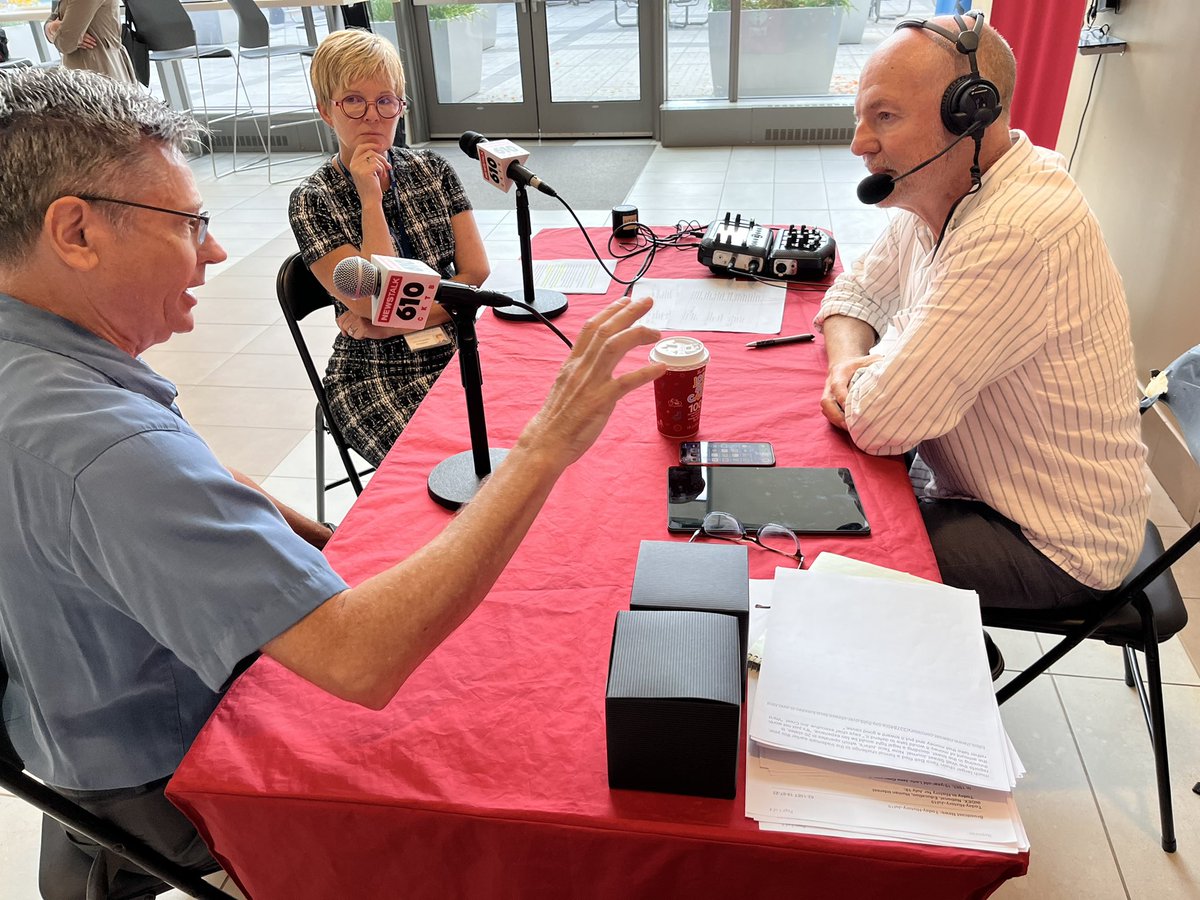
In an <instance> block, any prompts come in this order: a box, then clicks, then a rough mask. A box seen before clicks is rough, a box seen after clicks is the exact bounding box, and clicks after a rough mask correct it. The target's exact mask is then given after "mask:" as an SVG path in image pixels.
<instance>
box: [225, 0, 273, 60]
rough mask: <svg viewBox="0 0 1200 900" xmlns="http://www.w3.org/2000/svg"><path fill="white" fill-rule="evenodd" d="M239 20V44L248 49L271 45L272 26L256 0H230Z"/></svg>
mask: <svg viewBox="0 0 1200 900" xmlns="http://www.w3.org/2000/svg"><path fill="white" fill-rule="evenodd" d="M229 5H230V6H231V7H233V14H234V15H235V16H237V20H238V46H239V47H244V48H246V49H248V50H252V49H256V48H258V47H269V46H270V45H271V26H270V24H269V23H268V22H267V17H266V16H264V15H263V12H262V10H261V9H259V8H258V4H257V3H255V2H254V0H229Z"/></svg>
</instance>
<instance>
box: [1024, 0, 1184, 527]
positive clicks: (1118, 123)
mask: <svg viewBox="0 0 1200 900" xmlns="http://www.w3.org/2000/svg"><path fill="white" fill-rule="evenodd" d="M1080 5H1081V8H1083V7H1086V4H1085V3H1081V4H1080ZM1121 5H1122V11H1121V12H1120V13H1115V14H1114V13H1108V14H1104V15H1101V16H1099V17H1098V19H1097V24H1103V23H1105V22H1107V23H1109V24H1110V25H1111V30H1112V34H1113V35H1114V36H1117V37H1120V38H1122V39H1123V40H1125V41H1127V42H1128V43H1129V49H1128V50H1127V51H1126V53H1125V54H1124V55H1117V54H1108V55H1105V56H1102V57H1097V56H1080V57H1077V58H1076V63H1075V70H1074V73H1073V76H1072V80H1071V88H1070V92H1069V94H1068V96H1067V105H1066V109H1065V110H1064V113H1063V122H1062V129H1061V131H1060V133H1059V140H1058V150H1059V152H1061V153H1063V154H1064V155H1065V156H1067V157H1070V155H1071V150H1072V147H1074V145H1075V134H1076V131H1077V130H1078V128H1079V124H1080V121H1081V118H1080V117H1081V115H1082V114H1083V107H1084V100H1085V98H1086V97H1087V93H1088V84H1089V82H1090V81H1091V78H1092V75H1093V73H1094V72H1095V71H1096V61H1097V60H1098V59H1099V60H1102V62H1101V63H1100V69H1099V74H1098V75H1097V77H1096V86H1095V90H1094V91H1093V93H1092V100H1091V104H1090V106H1089V107H1088V110H1087V113H1086V116H1085V117H1084V118H1083V120H1082V121H1083V133H1082V137H1081V139H1080V142H1079V148H1078V151H1077V152H1076V154H1075V163H1074V165H1073V166H1072V169H1071V171H1072V174H1074V176H1075V178H1076V180H1077V181H1078V182H1079V185H1080V187H1081V188H1082V190H1083V193H1084V196H1086V197H1087V199H1088V202H1089V203H1090V204H1091V205H1092V208H1093V209H1094V210H1095V212H1096V216H1097V218H1098V219H1099V220H1100V224H1101V227H1102V228H1103V230H1104V236H1105V239H1106V240H1107V241H1108V246H1109V249H1110V250H1111V252H1112V255H1113V258H1114V259H1115V260H1116V263H1117V266H1118V268H1119V269H1120V271H1121V275H1122V277H1123V278H1124V281H1125V291H1126V294H1127V295H1128V298H1129V308H1130V313H1131V317H1132V326H1133V343H1134V350H1135V354H1136V358H1137V366H1138V375H1139V378H1140V379H1141V380H1142V381H1144V380H1145V379H1146V377H1147V374H1148V371H1149V370H1150V369H1151V368H1164V367H1165V366H1166V365H1167V364H1168V363H1169V362H1170V361H1171V360H1173V359H1175V357H1177V356H1178V355H1179V354H1180V353H1182V352H1183V351H1184V350H1186V349H1188V348H1189V347H1192V346H1194V345H1196V344H1200V303H1197V302H1196V297H1197V294H1198V293H1200V237H1198V235H1200V229H1198V228H1197V225H1196V221H1197V218H1198V217H1200V178H1197V177H1195V175H1194V174H1193V173H1194V172H1195V171H1196V166H1195V162H1194V160H1195V157H1196V155H1197V152H1198V150H1200V117H1198V116H1197V114H1196V112H1197V110H1196V107H1197V102H1196V92H1195V85H1196V84H1198V83H1200V46H1197V41H1198V38H1197V29H1196V27H1195V24H1194V22H1193V21H1192V17H1193V16H1194V15H1195V11H1196V9H1197V8H1198V7H1197V5H1196V4H1195V3H1194V0H1125V2H1123V3H1122V4H1121ZM1019 77H1020V75H1019V74H1018V78H1019ZM1081 389H1086V386H1081ZM1145 426H1146V434H1147V443H1148V444H1149V445H1150V446H1151V450H1152V453H1153V456H1152V460H1151V465H1152V467H1153V469H1154V471H1155V474H1156V475H1158V477H1159V480H1160V481H1162V482H1163V486H1164V487H1165V488H1166V489H1167V492H1168V493H1169V494H1171V495H1172V497H1173V498H1174V499H1175V500H1176V503H1177V505H1179V507H1180V511H1181V512H1182V513H1183V515H1184V517H1185V518H1187V519H1191V518H1193V517H1194V516H1195V515H1196V512H1197V510H1198V509H1200V496H1197V495H1198V493H1200V491H1198V490H1197V485H1196V482H1197V478H1196V473H1195V471H1194V470H1193V469H1192V467H1191V466H1190V465H1188V464H1187V457H1186V455H1181V454H1180V453H1179V452H1178V448H1177V447H1175V446H1173V445H1170V444H1168V443H1164V442H1168V441H1171V440H1172V438H1171V436H1170V434H1169V430H1168V429H1167V428H1166V426H1164V424H1163V423H1162V422H1161V421H1159V419H1158V418H1157V417H1150V416H1147V417H1146V420H1145Z"/></svg>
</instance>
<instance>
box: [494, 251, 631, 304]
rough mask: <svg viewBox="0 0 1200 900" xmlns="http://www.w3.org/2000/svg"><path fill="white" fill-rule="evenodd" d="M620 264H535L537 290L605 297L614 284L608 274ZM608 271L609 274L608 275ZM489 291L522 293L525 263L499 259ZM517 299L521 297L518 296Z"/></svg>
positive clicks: (586, 261) (583, 261)
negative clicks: (522, 270)
mask: <svg viewBox="0 0 1200 900" xmlns="http://www.w3.org/2000/svg"><path fill="white" fill-rule="evenodd" d="M616 265H617V261H616V260H615V259H606V260H604V266H601V265H600V263H598V262H597V261H596V260H595V259H594V258H593V259H541V260H534V262H533V286H534V287H535V288H543V289H544V290H547V291H559V292H561V293H563V294H603V293H605V292H606V291H608V288H609V286H610V285H611V284H612V278H611V277H610V276H609V274H608V272H615V271H616V268H615V266H616ZM604 267H607V268H608V272H606V271H604ZM487 289H488V290H489V291H491V290H495V291H505V292H507V293H508V295H509V296H510V297H511V296H513V293H512V292H513V291H518V292H519V291H520V290H521V289H522V281H521V261H520V260H517V259H498V260H493V261H492V274H491V275H489V276H488V280H487ZM517 299H518V300H520V299H521V297H520V296H519V294H518V295H517Z"/></svg>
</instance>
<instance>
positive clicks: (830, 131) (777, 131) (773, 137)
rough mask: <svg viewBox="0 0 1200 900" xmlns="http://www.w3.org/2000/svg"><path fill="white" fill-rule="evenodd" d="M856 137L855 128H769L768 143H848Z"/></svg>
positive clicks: (765, 134)
mask: <svg viewBox="0 0 1200 900" xmlns="http://www.w3.org/2000/svg"><path fill="white" fill-rule="evenodd" d="M853 138H854V129H853V128H768V129H766V131H764V132H763V142H764V143H767V144H846V143H849V142H850V141H851V140H852V139H853Z"/></svg>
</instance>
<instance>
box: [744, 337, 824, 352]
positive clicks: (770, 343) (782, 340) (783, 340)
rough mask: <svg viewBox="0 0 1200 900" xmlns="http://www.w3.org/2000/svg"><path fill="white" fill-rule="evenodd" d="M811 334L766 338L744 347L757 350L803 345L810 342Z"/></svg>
mask: <svg viewBox="0 0 1200 900" xmlns="http://www.w3.org/2000/svg"><path fill="white" fill-rule="evenodd" d="M812 339H813V336H812V335H811V334H789V335H788V336H787V337H777V338H767V339H766V340H762V341H751V342H750V343H748V344H747V345H746V346H747V347H750V348H752V349H755V350H757V349H758V348H759V347H777V346H779V345H780V344H803V343H805V342H807V341H811V340H812Z"/></svg>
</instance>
